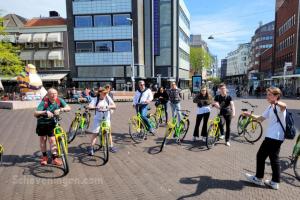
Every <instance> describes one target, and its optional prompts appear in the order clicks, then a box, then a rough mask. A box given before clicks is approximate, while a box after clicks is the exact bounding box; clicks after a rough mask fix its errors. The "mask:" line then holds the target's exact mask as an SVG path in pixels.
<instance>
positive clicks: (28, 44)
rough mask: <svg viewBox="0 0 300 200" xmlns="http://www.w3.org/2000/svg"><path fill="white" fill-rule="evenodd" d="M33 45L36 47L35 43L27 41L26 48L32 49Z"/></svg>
mask: <svg viewBox="0 0 300 200" xmlns="http://www.w3.org/2000/svg"><path fill="white" fill-rule="evenodd" d="M33 47H34V45H33V43H28V42H26V43H25V48H26V49H32V48H33Z"/></svg>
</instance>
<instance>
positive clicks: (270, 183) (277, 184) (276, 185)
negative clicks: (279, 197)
mask: <svg viewBox="0 0 300 200" xmlns="http://www.w3.org/2000/svg"><path fill="white" fill-rule="evenodd" d="M264 183H265V185H267V186H269V187H270V188H272V189H274V190H278V189H279V183H276V182H273V181H270V180H265V181H264Z"/></svg>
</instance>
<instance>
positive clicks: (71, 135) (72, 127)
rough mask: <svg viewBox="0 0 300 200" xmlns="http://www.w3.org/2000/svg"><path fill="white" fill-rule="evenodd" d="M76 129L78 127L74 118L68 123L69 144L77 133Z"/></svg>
mask: <svg viewBox="0 0 300 200" xmlns="http://www.w3.org/2000/svg"><path fill="white" fill-rule="evenodd" d="M77 129H78V121H77V120H76V119H74V120H73V121H72V123H71V125H70V128H69V131H68V134H67V136H68V143H69V144H70V143H71V142H72V141H73V140H74V139H75V137H76V135H77Z"/></svg>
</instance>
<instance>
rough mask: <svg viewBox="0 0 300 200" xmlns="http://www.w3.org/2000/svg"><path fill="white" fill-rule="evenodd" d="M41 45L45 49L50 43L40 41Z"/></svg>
mask: <svg viewBox="0 0 300 200" xmlns="http://www.w3.org/2000/svg"><path fill="white" fill-rule="evenodd" d="M39 47H40V48H41V49H45V48H48V47H49V45H48V43H47V42H40V43H39Z"/></svg>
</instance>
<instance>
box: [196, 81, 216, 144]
mask: <svg viewBox="0 0 300 200" xmlns="http://www.w3.org/2000/svg"><path fill="white" fill-rule="evenodd" d="M193 102H194V103H196V104H197V118H196V124H195V129H194V134H193V141H196V140H197V138H199V126H200V123H201V120H202V118H203V126H202V131H201V136H202V140H203V141H206V137H207V122H208V118H209V115H210V107H209V105H210V104H211V103H212V96H211V95H210V94H209V93H208V91H207V87H206V86H202V87H201V91H200V93H199V94H197V95H196V96H195V98H194V100H193Z"/></svg>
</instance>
